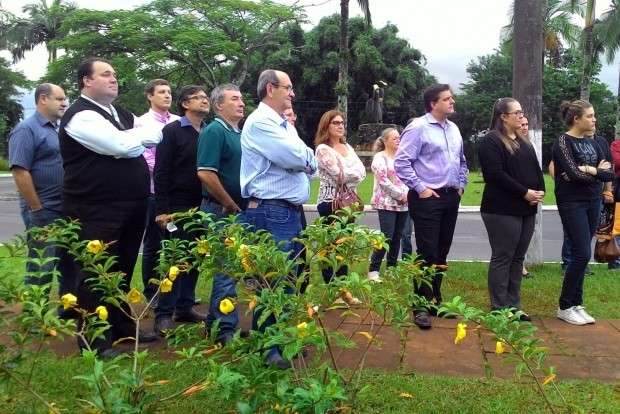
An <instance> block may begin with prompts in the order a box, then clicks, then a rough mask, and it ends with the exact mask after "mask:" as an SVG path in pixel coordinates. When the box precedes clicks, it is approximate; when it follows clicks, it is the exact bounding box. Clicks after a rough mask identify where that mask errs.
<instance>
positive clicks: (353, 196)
mask: <svg viewBox="0 0 620 414" xmlns="http://www.w3.org/2000/svg"><path fill="white" fill-rule="evenodd" d="M336 160H337V161H338V166H339V167H340V174H338V182H337V187H336V194H335V195H334V200H333V201H332V212H333V213H336V212H337V211H338V210H342V209H343V208H345V207H349V208H350V209H351V210H353V211H360V212H361V211H364V202H363V201H362V199H361V198H360V196H358V195H357V193H356V192H355V190H351V189H350V188H349V187H347V186H346V185H345V183H344V172H343V171H342V170H343V168H342V162H340V158H339V157H338V156H336Z"/></svg>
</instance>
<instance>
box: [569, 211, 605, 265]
mask: <svg viewBox="0 0 620 414" xmlns="http://www.w3.org/2000/svg"><path fill="white" fill-rule="evenodd" d="M602 208H603V205H602V204H601V205H600V206H599V211H598V213H597V216H598V217H600V215H601V210H602ZM563 233H564V240H563V241H562V269H563V270H566V268H567V267H568V263H569V262H570V260H571V249H572V246H571V242H570V239H569V238H568V235H567V234H566V230H563ZM588 261H589V260H588ZM586 269H587V266H586ZM586 272H587V270H586Z"/></svg>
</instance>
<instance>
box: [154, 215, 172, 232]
mask: <svg viewBox="0 0 620 414" xmlns="http://www.w3.org/2000/svg"><path fill="white" fill-rule="evenodd" d="M169 221H172V216H171V215H170V214H160V215H159V216H157V217H155V223H157V225H158V226H159V227H161V228H162V229H165V228H166V224H167V223H168V222H169Z"/></svg>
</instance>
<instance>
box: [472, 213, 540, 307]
mask: <svg viewBox="0 0 620 414" xmlns="http://www.w3.org/2000/svg"><path fill="white" fill-rule="evenodd" d="M481 215H482V221H483V222H484V226H485V227H486V229H487V234H488V235H489V243H490V244H491V261H490V262H489V275H488V284H489V296H490V299H491V309H494V310H495V309H504V308H517V309H520V308H521V279H522V277H523V271H522V270H523V260H524V259H525V253H526V252H527V248H528V246H529V245H530V240H531V239H532V235H533V234H534V224H535V222H536V215H530V216H524V217H522V216H509V215H504V214H489V213H482V214H481Z"/></svg>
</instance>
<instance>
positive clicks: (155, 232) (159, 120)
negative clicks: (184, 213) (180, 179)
mask: <svg viewBox="0 0 620 414" xmlns="http://www.w3.org/2000/svg"><path fill="white" fill-rule="evenodd" d="M144 95H145V96H146V99H147V101H148V102H149V106H150V108H149V111H148V112H147V113H145V114H144V115H142V116H141V117H140V118H138V120H139V123H140V124H141V125H153V126H158V127H159V128H163V127H164V126H166V125H167V124H169V123H171V122H174V121H176V120H177V119H179V117H178V116H177V115H174V114H171V113H170V112H169V110H170V106H171V105H172V91H171V89H170V83H169V82H168V81H167V80H164V79H153V80H152V81H150V82H149V83H147V84H146V86H145V88H144ZM155 151H156V147H151V148H147V149H146V150H144V153H143V156H144V159H145V160H146V164H147V165H148V167H149V173H150V175H151V194H150V196H149V199H148V210H147V214H146V231H145V233H144V239H143V241H142V282H143V284H144V296H146V298H147V299H148V300H150V299H151V298H152V297H153V295H154V294H155V292H156V291H157V286H156V285H153V284H149V280H151V279H159V277H158V275H156V274H155V267H156V266H157V257H158V252H159V248H160V247H161V239H162V230H161V228H160V227H159V226H158V225H157V224H156V223H155V195H154V193H155V191H154V188H153V167H154V166H155Z"/></svg>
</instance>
